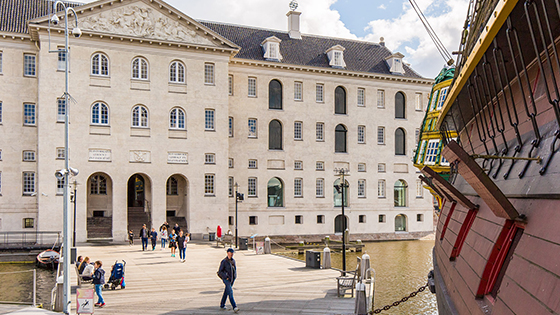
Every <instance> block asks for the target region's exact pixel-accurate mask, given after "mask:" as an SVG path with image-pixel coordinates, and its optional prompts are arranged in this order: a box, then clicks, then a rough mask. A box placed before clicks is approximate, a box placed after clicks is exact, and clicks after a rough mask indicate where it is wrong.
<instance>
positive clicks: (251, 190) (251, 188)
mask: <svg viewBox="0 0 560 315" xmlns="http://www.w3.org/2000/svg"><path fill="white" fill-rule="evenodd" d="M247 196H249V197H256V196H257V178H256V177H249V179H248V180H247Z"/></svg>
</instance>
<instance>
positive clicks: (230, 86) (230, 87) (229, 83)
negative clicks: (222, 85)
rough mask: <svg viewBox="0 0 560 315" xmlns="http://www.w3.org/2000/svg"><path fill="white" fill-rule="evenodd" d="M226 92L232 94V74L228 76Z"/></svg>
mask: <svg viewBox="0 0 560 315" xmlns="http://www.w3.org/2000/svg"><path fill="white" fill-rule="evenodd" d="M228 94H229V95H233V75H232V74H230V75H229V76H228Z"/></svg>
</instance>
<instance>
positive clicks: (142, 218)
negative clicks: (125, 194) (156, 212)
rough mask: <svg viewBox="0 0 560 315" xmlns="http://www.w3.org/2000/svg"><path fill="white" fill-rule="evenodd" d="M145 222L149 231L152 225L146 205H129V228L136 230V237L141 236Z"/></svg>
mask: <svg viewBox="0 0 560 315" xmlns="http://www.w3.org/2000/svg"><path fill="white" fill-rule="evenodd" d="M143 224H146V227H147V228H148V231H149V230H150V229H151V227H152V226H151V222H150V216H149V215H148V213H146V211H144V207H128V229H129V230H131V229H132V230H133V231H134V238H138V237H139V235H140V234H139V233H140V230H141V229H142V225H143ZM127 232H128V231H127Z"/></svg>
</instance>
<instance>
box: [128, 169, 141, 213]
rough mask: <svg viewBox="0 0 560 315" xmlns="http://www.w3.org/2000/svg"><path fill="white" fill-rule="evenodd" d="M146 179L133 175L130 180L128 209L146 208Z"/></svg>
mask: <svg viewBox="0 0 560 315" xmlns="http://www.w3.org/2000/svg"><path fill="white" fill-rule="evenodd" d="M144 189H145V185H144V177H142V175H137V174H136V175H133V176H131V177H130V179H129V180H128V207H144V202H145V198H144V196H145V194H144Z"/></svg>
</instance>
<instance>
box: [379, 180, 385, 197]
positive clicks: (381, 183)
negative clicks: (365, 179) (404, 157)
mask: <svg viewBox="0 0 560 315" xmlns="http://www.w3.org/2000/svg"><path fill="white" fill-rule="evenodd" d="M386 193H387V185H386V182H385V180H384V179H380V180H378V181H377V198H385V197H386Z"/></svg>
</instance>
